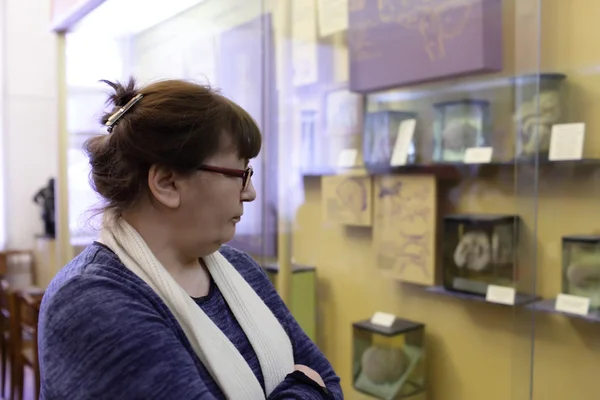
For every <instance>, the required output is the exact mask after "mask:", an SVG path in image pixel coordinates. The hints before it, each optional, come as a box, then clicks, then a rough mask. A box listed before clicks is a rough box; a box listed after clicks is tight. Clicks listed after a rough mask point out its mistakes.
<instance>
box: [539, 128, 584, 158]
mask: <svg viewBox="0 0 600 400" xmlns="http://www.w3.org/2000/svg"><path fill="white" fill-rule="evenodd" d="M584 139H585V124H584V123H575V124H557V125H553V126H552V133H551V136H550V154H549V156H548V158H549V159H550V161H566V160H581V158H582V157H583V141H584Z"/></svg>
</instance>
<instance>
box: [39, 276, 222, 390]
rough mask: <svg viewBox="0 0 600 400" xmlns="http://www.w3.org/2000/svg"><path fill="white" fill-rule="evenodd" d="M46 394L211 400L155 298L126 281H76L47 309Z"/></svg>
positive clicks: (42, 342)
mask: <svg viewBox="0 0 600 400" xmlns="http://www.w3.org/2000/svg"><path fill="white" fill-rule="evenodd" d="M38 342H39V357H40V369H41V376H42V383H41V398H42V399H45V400H64V399H73V400H77V399H98V400H103V399H106V400H120V399H123V400H125V399H127V400H136V399H140V400H141V399H145V400H149V399H157V400H158V399H161V400H164V399H173V400H180V399H190V400H199V399H202V400H212V399H214V396H212V395H211V394H210V393H209V392H208V389H207V388H206V386H205V384H204V382H202V381H201V380H199V379H198V371H197V367H196V366H195V363H194V361H193V360H192V358H191V357H190V356H189V354H188V353H187V352H186V350H185V349H184V348H183V347H182V346H181V340H180V339H179V338H178V337H176V334H175V333H174V332H173V330H172V329H171V328H170V327H169V326H167V322H166V321H165V319H164V318H162V316H161V315H160V313H158V312H157V311H156V309H154V308H153V307H152V304H151V303H150V301H146V299H143V298H142V299H141V298H140V295H139V293H138V292H137V291H136V290H135V288H132V287H129V286H127V285H126V284H125V283H123V282H115V281H112V280H110V279H106V278H104V277H99V276H91V275H78V276H74V277H71V278H69V280H68V281H66V282H65V283H64V284H63V285H62V287H61V288H60V289H58V290H57V291H56V292H55V293H53V295H52V296H51V298H50V299H44V301H43V303H42V308H41V312H40V330H39V339H38Z"/></svg>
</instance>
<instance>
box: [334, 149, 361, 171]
mask: <svg viewBox="0 0 600 400" xmlns="http://www.w3.org/2000/svg"><path fill="white" fill-rule="evenodd" d="M357 157H358V150H356V149H344V150H342V151H340V154H338V160H337V166H338V167H340V168H352V167H354V166H356V159H357Z"/></svg>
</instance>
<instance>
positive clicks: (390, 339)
mask: <svg viewBox="0 0 600 400" xmlns="http://www.w3.org/2000/svg"><path fill="white" fill-rule="evenodd" d="M352 327H353V329H352V349H353V352H352V382H353V385H354V387H355V388H356V389H357V390H359V391H360V392H362V393H366V394H369V395H371V396H372V397H375V398H377V399H382V400H396V399H413V400H424V399H426V398H427V397H426V389H425V381H426V379H425V358H426V357H425V325H423V324H420V323H416V322H412V321H408V320H403V319H398V318H395V319H394V320H393V322H392V324H391V326H386V327H382V326H381V325H380V324H377V323H373V322H372V319H371V320H364V321H360V322H355V323H354V324H353V325H352Z"/></svg>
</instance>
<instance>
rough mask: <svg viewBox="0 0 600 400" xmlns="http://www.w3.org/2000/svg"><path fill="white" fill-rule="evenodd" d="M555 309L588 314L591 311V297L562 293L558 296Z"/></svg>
mask: <svg viewBox="0 0 600 400" xmlns="http://www.w3.org/2000/svg"><path fill="white" fill-rule="evenodd" d="M554 309H555V310H556V311H561V312H565V313H569V314H577V315H587V314H588V312H589V311H590V299H589V298H587V297H579V296H573V295H570V294H564V293H561V294H559V295H558V296H557V297H556V303H555V304H554Z"/></svg>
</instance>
